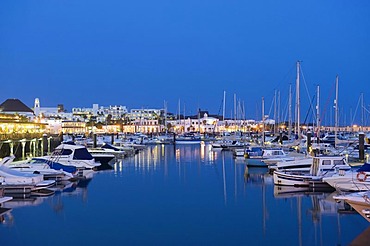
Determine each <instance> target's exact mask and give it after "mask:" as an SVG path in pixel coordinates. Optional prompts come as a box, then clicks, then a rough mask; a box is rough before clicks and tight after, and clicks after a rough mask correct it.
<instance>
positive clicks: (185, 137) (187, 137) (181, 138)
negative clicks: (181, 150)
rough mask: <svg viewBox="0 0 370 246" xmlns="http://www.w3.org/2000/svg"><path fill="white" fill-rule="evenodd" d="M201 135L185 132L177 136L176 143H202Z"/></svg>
mask: <svg viewBox="0 0 370 246" xmlns="http://www.w3.org/2000/svg"><path fill="white" fill-rule="evenodd" d="M201 141H202V139H201V137H200V136H198V135H196V134H194V133H185V134H181V135H178V136H176V137H175V143H176V144H200V142H201Z"/></svg>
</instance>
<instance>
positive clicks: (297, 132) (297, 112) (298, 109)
mask: <svg viewBox="0 0 370 246" xmlns="http://www.w3.org/2000/svg"><path fill="white" fill-rule="evenodd" d="M299 69H300V65H299V61H297V78H296V126H297V127H296V134H298V138H299V136H300V131H301V130H300V129H301V126H300V119H301V112H300V107H301V105H300V104H301V97H300V88H299V87H300V81H299V73H300V72H299Z"/></svg>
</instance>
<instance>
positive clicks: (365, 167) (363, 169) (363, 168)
mask: <svg viewBox="0 0 370 246" xmlns="http://www.w3.org/2000/svg"><path fill="white" fill-rule="evenodd" d="M357 172H370V163H364V165H362V166H361V167H360V168H359V169H358V170H357Z"/></svg>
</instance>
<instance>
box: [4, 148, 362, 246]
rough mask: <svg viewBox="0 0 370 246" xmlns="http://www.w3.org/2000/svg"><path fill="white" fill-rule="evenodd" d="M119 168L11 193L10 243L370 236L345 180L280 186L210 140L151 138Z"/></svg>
mask: <svg viewBox="0 0 370 246" xmlns="http://www.w3.org/2000/svg"><path fill="white" fill-rule="evenodd" d="M112 168H113V169H112V170H105V171H95V172H92V173H90V175H89V176H86V178H84V179H80V180H78V181H76V182H65V183H64V184H59V186H58V187H56V188H55V194H54V195H52V196H47V197H40V196H28V197H21V198H19V197H18V198H14V199H12V200H11V201H7V202H5V203H4V204H3V206H2V207H4V208H8V209H10V210H9V211H7V212H6V213H5V214H2V215H1V220H0V221H1V222H2V223H1V224H0V235H2V236H1V237H0V244H1V245H9V244H11V245H24V244H26V243H27V244H29V245H40V244H41V245H49V244H52V245H66V244H74V245H77V244H84V245H86V244H95V245H96V244H103V243H104V242H106V241H109V242H110V243H112V244H116V245H118V244H130V245H153V244H154V245H240V244H248V245H270V244H271V243H274V244H275V245H349V244H351V243H352V242H355V241H356V240H358V239H357V238H359V237H360V238H361V237H368V236H369V233H368V231H369V230H368V226H369V224H368V222H367V221H366V220H365V219H364V218H362V216H361V215H359V214H358V213H357V212H356V211H355V210H354V209H351V207H350V206H348V205H345V204H344V203H338V202H336V201H335V199H333V196H334V195H335V194H336V193H335V190H333V189H332V190H327V191H315V190H312V189H309V188H308V187H288V186H276V185H274V182H273V176H272V175H271V174H269V172H268V168H266V167H248V165H247V163H246V159H239V158H234V156H233V152H232V151H222V150H218V149H213V148H212V145H211V144H208V143H204V142H202V143H201V144H179V145H148V146H147V147H146V148H145V149H144V150H142V151H140V152H139V153H138V154H136V155H133V156H131V157H127V158H124V159H121V160H117V161H116V162H115V163H113V164H112ZM278 228H279V229H278ZM40 231H47V233H44V235H43V236H42V237H38V236H35V235H38V233H39V232H40ZM90 232H93V233H90ZM86 233H87V234H88V236H87V235H86ZM65 235H68V236H65ZM82 235H84V236H82ZM30 238H32V240H31V241H30Z"/></svg>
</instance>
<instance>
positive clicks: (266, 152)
mask: <svg viewBox="0 0 370 246" xmlns="http://www.w3.org/2000/svg"><path fill="white" fill-rule="evenodd" d="M245 157H246V159H248V160H247V165H248V166H259V167H266V166H267V165H271V164H274V163H276V162H278V161H279V160H283V158H285V159H286V160H292V159H293V157H290V156H288V155H287V154H286V153H285V152H284V151H283V150H282V149H280V148H263V147H248V148H247V150H246V153H245Z"/></svg>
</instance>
